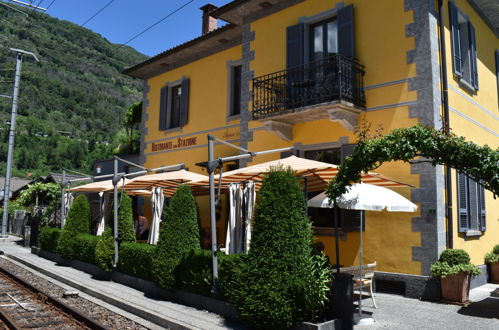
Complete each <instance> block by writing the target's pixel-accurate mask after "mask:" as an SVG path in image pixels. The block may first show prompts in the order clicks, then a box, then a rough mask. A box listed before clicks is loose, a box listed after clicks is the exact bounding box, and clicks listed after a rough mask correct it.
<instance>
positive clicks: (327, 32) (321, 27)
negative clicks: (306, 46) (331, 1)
mask: <svg viewBox="0 0 499 330" xmlns="http://www.w3.org/2000/svg"><path fill="white" fill-rule="evenodd" d="M309 31H310V39H309V40H310V41H311V42H310V60H311V61H312V62H313V61H318V60H322V59H325V58H328V57H329V56H331V55H333V54H336V53H338V25H337V21H336V18H334V19H330V20H327V21H325V22H320V23H317V24H314V25H311V26H310V28H309Z"/></svg>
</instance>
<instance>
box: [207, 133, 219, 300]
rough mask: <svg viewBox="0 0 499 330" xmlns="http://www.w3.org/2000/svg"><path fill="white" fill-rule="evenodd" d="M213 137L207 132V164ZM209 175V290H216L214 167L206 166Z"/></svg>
mask: <svg viewBox="0 0 499 330" xmlns="http://www.w3.org/2000/svg"><path fill="white" fill-rule="evenodd" d="M214 139H215V137H214V136H213V135H211V134H208V164H210V163H211V162H213V160H214V152H213V140H214ZM208 173H209V177H210V225H211V259H212V264H213V284H212V287H211V292H212V293H213V294H216V293H217V292H218V260H217V222H216V216H215V169H214V168H212V167H211V166H208Z"/></svg>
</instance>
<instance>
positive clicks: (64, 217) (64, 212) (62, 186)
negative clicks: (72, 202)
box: [61, 169, 66, 228]
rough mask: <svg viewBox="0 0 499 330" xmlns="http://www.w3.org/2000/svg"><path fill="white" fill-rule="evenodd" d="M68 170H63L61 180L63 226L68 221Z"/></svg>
mask: <svg viewBox="0 0 499 330" xmlns="http://www.w3.org/2000/svg"><path fill="white" fill-rule="evenodd" d="M65 186H66V170H64V169H63V170H62V181H61V228H64V225H65V223H66V189H65V188H64V187H65Z"/></svg>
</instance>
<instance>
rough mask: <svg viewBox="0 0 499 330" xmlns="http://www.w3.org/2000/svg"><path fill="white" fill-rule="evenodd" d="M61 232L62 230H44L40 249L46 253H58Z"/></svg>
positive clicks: (48, 228) (41, 234) (41, 235)
mask: <svg viewBox="0 0 499 330" xmlns="http://www.w3.org/2000/svg"><path fill="white" fill-rule="evenodd" d="M61 232H62V229H61V228H52V227H45V228H43V229H42V231H41V233H40V248H41V249H42V250H45V251H49V252H53V253H56V250H57V242H58V241H59V236H60V235H61Z"/></svg>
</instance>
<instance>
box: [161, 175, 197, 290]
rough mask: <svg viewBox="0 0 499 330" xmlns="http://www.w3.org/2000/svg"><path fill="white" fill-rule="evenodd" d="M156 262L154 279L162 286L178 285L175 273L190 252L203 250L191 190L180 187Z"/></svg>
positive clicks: (163, 226)
mask: <svg viewBox="0 0 499 330" xmlns="http://www.w3.org/2000/svg"><path fill="white" fill-rule="evenodd" d="M165 215H166V219H165V220H164V221H163V222H162V223H161V227H160V233H159V240H158V245H157V248H156V251H155V254H154V258H153V279H154V280H155V281H156V283H158V284H159V285H160V286H162V287H165V288H171V287H173V286H174V284H175V277H174V274H173V272H174V270H175V268H176V267H177V266H178V265H179V264H180V262H181V261H182V259H183V258H184V257H185V255H186V254H187V253H189V252H190V251H191V250H199V249H201V246H200V242H199V225H198V217H197V207H196V201H195V200H194V196H193V195H192V191H191V188H190V187H189V186H187V185H182V186H180V187H179V188H178V189H177V191H176V192H175V194H174V195H173V197H172V198H171V199H170V203H169V205H168V208H167V210H166V212H165Z"/></svg>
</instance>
